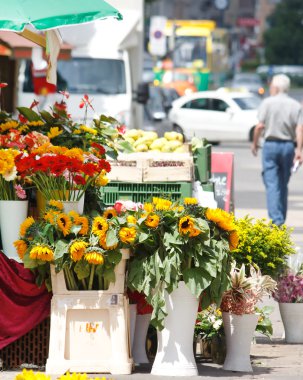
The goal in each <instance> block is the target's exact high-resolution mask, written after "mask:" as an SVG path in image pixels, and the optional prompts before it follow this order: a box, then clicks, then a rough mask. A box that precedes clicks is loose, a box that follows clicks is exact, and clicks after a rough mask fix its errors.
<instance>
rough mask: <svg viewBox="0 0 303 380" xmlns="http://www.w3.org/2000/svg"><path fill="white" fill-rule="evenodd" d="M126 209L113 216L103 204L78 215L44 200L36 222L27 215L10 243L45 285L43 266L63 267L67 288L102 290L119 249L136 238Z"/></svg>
mask: <svg viewBox="0 0 303 380" xmlns="http://www.w3.org/2000/svg"><path fill="white" fill-rule="evenodd" d="M130 217H131V215H128V214H127V213H125V214H124V216H123V217H118V216H117V213H116V211H115V209H113V208H109V209H106V210H105V211H104V214H103V215H98V214H96V215H94V216H91V217H88V216H80V215H79V214H78V213H77V212H75V211H71V212H69V213H65V212H64V211H63V204H62V203H61V202H60V201H56V200H50V201H49V203H48V205H47V208H46V212H45V213H44V215H43V217H42V218H41V219H39V220H36V221H35V220H34V219H33V218H32V217H28V218H27V219H26V220H25V221H24V222H23V223H22V225H21V226H20V239H19V240H17V241H15V243H14V244H15V247H16V249H17V252H18V255H19V257H20V258H21V259H22V260H23V262H24V266H25V267H26V268H31V269H35V270H36V271H37V274H38V275H37V284H38V285H41V284H42V283H43V282H44V281H45V283H46V285H47V287H48V288H49V289H50V288H51V284H50V278H49V265H50V263H51V264H54V265H55V270H56V272H59V271H61V270H63V271H64V274H65V279H66V282H67V288H68V289H70V290H91V289H98V290H106V289H108V286H109V283H110V282H115V272H114V268H115V266H116V265H117V264H118V263H119V262H120V260H121V258H122V254H121V251H120V250H121V248H130V247H132V246H133V245H134V244H135V243H136V242H137V238H138V235H137V230H136V228H134V226H133V222H134V221H133V219H132V218H130Z"/></svg>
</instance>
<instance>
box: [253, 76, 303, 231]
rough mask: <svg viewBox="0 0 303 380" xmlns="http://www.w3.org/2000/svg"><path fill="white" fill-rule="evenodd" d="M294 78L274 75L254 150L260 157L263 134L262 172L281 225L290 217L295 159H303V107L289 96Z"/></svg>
mask: <svg viewBox="0 0 303 380" xmlns="http://www.w3.org/2000/svg"><path fill="white" fill-rule="evenodd" d="M289 88H290V79H289V78H288V76H286V75H284V74H279V75H274V76H273V78H272V81H271V83H270V87H269V93H270V97H268V98H266V99H264V100H263V101H262V103H261V105H260V108H259V110H258V124H257V125H256V128H255V131H254V138H253V143H252V147H251V150H252V153H253V154H254V155H255V156H256V155H257V152H258V142H259V139H260V137H261V135H262V134H263V137H264V140H265V141H264V145H263V149H262V150H263V152H262V167H263V171H262V175H263V181H264V184H265V188H266V199H267V209H268V214H269V217H270V219H272V221H273V223H275V224H277V225H278V226H280V225H282V224H283V223H284V222H285V219H286V213H287V196H288V182H289V178H290V175H291V169H292V166H293V165H294V163H295V162H297V161H298V162H299V163H300V164H301V163H302V161H303V155H302V146H303V109H302V106H301V105H300V103H299V102H297V101H296V100H295V99H292V98H291V97H290V96H288V94H287V92H288V90H289Z"/></svg>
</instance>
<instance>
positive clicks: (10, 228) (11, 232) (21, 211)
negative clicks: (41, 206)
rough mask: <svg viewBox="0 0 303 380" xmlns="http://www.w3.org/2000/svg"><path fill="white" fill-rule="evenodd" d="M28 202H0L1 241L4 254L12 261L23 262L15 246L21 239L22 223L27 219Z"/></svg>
mask: <svg viewBox="0 0 303 380" xmlns="http://www.w3.org/2000/svg"><path fill="white" fill-rule="evenodd" d="M27 212H28V201H26V200H25V201H24V200H17V201H0V220H1V239H2V246H3V252H4V253H5V255H6V256H7V257H9V258H10V259H14V260H16V261H21V260H20V258H19V256H18V254H17V252H16V248H15V246H14V244H13V243H14V241H16V240H18V239H19V231H20V225H21V223H22V222H23V221H24V220H25V219H26V218H27Z"/></svg>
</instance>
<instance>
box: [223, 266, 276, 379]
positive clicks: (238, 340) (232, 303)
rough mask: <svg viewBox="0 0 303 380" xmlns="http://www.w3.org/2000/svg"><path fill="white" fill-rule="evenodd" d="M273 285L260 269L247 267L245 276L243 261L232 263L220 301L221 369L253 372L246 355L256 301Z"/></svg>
mask: <svg viewBox="0 0 303 380" xmlns="http://www.w3.org/2000/svg"><path fill="white" fill-rule="evenodd" d="M275 287H276V281H275V280H273V279H272V278H271V277H270V276H268V275H264V276H263V275H262V274H261V271H260V270H259V269H258V270H255V269H254V268H253V266H250V276H249V277H248V276H246V274H245V265H244V264H242V266H241V268H240V269H238V268H236V267H235V264H233V267H232V271H231V288H230V289H229V290H227V291H226V292H225V293H224V294H223V298H222V302H221V310H222V313H223V323H224V332H225V338H226V347H227V355H226V358H225V361H224V365H223V369H225V370H230V371H243V372H252V367H251V363H250V357H249V354H250V344H251V341H252V337H253V334H254V331H255V329H256V325H257V322H258V318H259V316H258V314H257V313H256V304H257V302H258V301H260V300H261V299H262V297H263V296H264V295H265V294H271V293H272V292H273V291H274V290H275Z"/></svg>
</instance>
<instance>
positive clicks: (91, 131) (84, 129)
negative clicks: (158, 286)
mask: <svg viewBox="0 0 303 380" xmlns="http://www.w3.org/2000/svg"><path fill="white" fill-rule="evenodd" d="M80 129H81V130H82V131H84V132H87V133H91V134H92V135H96V134H97V133H98V131H97V130H96V129H93V128H90V127H88V126H87V125H80Z"/></svg>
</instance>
